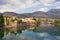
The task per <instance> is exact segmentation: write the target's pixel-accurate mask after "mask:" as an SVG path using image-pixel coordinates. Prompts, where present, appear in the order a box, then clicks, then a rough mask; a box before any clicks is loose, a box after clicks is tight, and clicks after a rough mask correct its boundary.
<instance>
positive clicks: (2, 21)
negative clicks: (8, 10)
mask: <svg viewBox="0 0 60 40" xmlns="http://www.w3.org/2000/svg"><path fill="white" fill-rule="evenodd" d="M2 26H4V17H3V15H2V14H1V15H0V27H2Z"/></svg>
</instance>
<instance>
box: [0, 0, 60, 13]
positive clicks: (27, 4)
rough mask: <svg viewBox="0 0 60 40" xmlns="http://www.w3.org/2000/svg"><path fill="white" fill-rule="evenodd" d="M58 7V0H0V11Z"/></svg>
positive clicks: (28, 11) (29, 10)
mask: <svg viewBox="0 0 60 40" xmlns="http://www.w3.org/2000/svg"><path fill="white" fill-rule="evenodd" d="M50 9H60V0H0V12H2V13H3V12H7V11H8V12H16V13H19V14H20V13H32V12H36V11H44V12H47V11H48V10H50Z"/></svg>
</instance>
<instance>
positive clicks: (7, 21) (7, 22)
mask: <svg viewBox="0 0 60 40" xmlns="http://www.w3.org/2000/svg"><path fill="white" fill-rule="evenodd" d="M6 24H7V25H9V24H10V22H9V19H8V18H7V17H6Z"/></svg>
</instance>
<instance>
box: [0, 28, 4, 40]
mask: <svg viewBox="0 0 60 40" xmlns="http://www.w3.org/2000/svg"><path fill="white" fill-rule="evenodd" d="M3 36H4V30H3V29H0V40H2V38H3Z"/></svg>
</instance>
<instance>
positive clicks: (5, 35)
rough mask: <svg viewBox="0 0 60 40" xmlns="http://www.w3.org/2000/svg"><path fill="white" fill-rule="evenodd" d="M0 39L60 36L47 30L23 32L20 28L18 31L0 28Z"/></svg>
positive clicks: (40, 39)
mask: <svg viewBox="0 0 60 40" xmlns="http://www.w3.org/2000/svg"><path fill="white" fill-rule="evenodd" d="M41 29H42V28H41ZM50 30H52V29H50ZM40 31H41V30H40ZM52 31H53V30H52ZM0 40H60V36H57V35H52V34H49V33H48V32H47V31H43V32H34V31H31V30H27V31H24V32H22V33H21V31H20V30H18V31H17V32H10V31H9V30H7V31H5V30H0Z"/></svg>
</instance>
